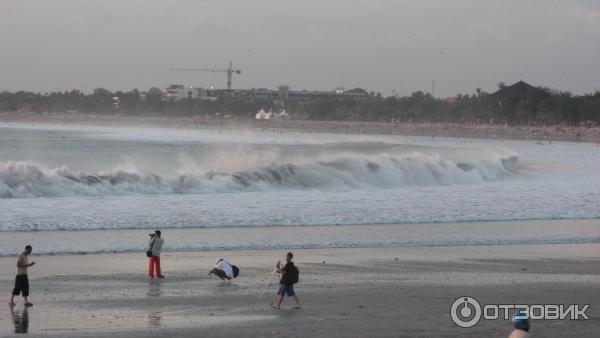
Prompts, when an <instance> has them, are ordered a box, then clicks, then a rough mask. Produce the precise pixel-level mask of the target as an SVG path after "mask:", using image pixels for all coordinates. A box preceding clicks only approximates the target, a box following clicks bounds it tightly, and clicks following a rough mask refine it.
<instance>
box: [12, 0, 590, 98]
mask: <svg viewBox="0 0 600 338" xmlns="http://www.w3.org/2000/svg"><path fill="white" fill-rule="evenodd" d="M230 60H231V61H233V62H234V65H235V66H236V67H238V68H239V69H241V70H242V74H241V75H239V76H235V77H234V80H233V87H234V88H252V87H256V88H258V87H268V88H273V87H276V86H277V85H280V84H288V85H290V86H291V87H292V89H320V90H325V89H332V88H334V87H338V86H343V87H346V88H353V87H363V88H367V89H369V90H373V91H380V92H382V93H383V94H385V95H390V94H391V93H392V91H393V90H395V91H396V92H397V93H398V94H401V95H405V94H409V93H411V92H413V91H416V90H423V91H427V92H429V91H430V90H431V87H432V80H435V83H436V93H435V94H436V96H439V97H445V96H451V95H455V94H457V93H473V92H474V91H475V88H477V87H481V88H482V89H484V90H486V91H493V90H495V89H496V85H497V83H498V82H499V81H504V82H506V83H507V84H510V83H512V82H516V81H518V80H525V81H527V82H530V83H532V84H534V85H542V86H548V87H552V88H555V89H559V90H569V91H572V92H574V93H590V92H593V91H595V90H597V89H600V62H599V61H598V60H600V1H598V0H572V1H567V0H554V1H552V0H539V1H534V0H532V1H526V0H489V1H488V0H437V1H436V0H422V1H417V0H412V1H401V0H397V1H391V0H390V1H383V0H382V1H380V0H360V1H359V0H95V1H91V0H89V1H88V0H72V1H65V0H52V1H49V0H37V1H36V0H0V90H11V91H13V90H21V89H23V90H33V91H53V90H66V89H74V88H76V89H81V90H84V91H90V90H92V89H94V88H97V87H104V88H108V89H111V90H129V89H133V88H139V89H141V90H147V89H148V88H150V87H152V86H157V87H161V88H162V87H165V86H167V85H169V84H171V83H181V84H186V85H193V86H203V87H206V86H210V85H211V84H212V83H213V81H214V84H215V86H216V87H221V88H223V87H225V75H224V74H215V75H214V76H213V75H211V74H210V73H180V72H171V71H170V68H172V67H214V68H226V66H227V64H228V63H229V61H230Z"/></svg>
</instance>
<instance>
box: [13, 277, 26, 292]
mask: <svg viewBox="0 0 600 338" xmlns="http://www.w3.org/2000/svg"><path fill="white" fill-rule="evenodd" d="M19 294H22V295H23V297H29V279H28V278H27V275H17V277H15V288H14V289H13V295H15V296H17V295H19Z"/></svg>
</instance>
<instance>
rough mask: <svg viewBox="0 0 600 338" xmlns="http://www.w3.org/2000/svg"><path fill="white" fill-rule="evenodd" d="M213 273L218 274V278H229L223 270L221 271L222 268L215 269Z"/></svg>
mask: <svg viewBox="0 0 600 338" xmlns="http://www.w3.org/2000/svg"><path fill="white" fill-rule="evenodd" d="M215 275H217V276H219V278H225V279H231V278H229V277H227V275H226V274H225V271H223V270H219V269H215Z"/></svg>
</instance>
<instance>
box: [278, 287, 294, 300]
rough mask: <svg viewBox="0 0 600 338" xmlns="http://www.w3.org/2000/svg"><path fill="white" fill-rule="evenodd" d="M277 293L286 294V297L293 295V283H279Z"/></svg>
mask: <svg viewBox="0 0 600 338" xmlns="http://www.w3.org/2000/svg"><path fill="white" fill-rule="evenodd" d="M277 294H278V295H280V296H284V295H287V296H288V297H292V296H295V295H296V293H295V292H294V284H281V285H280V286H279V291H277Z"/></svg>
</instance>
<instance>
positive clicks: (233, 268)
mask: <svg viewBox="0 0 600 338" xmlns="http://www.w3.org/2000/svg"><path fill="white" fill-rule="evenodd" d="M231 270H233V278H236V277H237V276H238V275H239V274H240V268H238V267H237V266H235V265H232V266H231Z"/></svg>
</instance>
